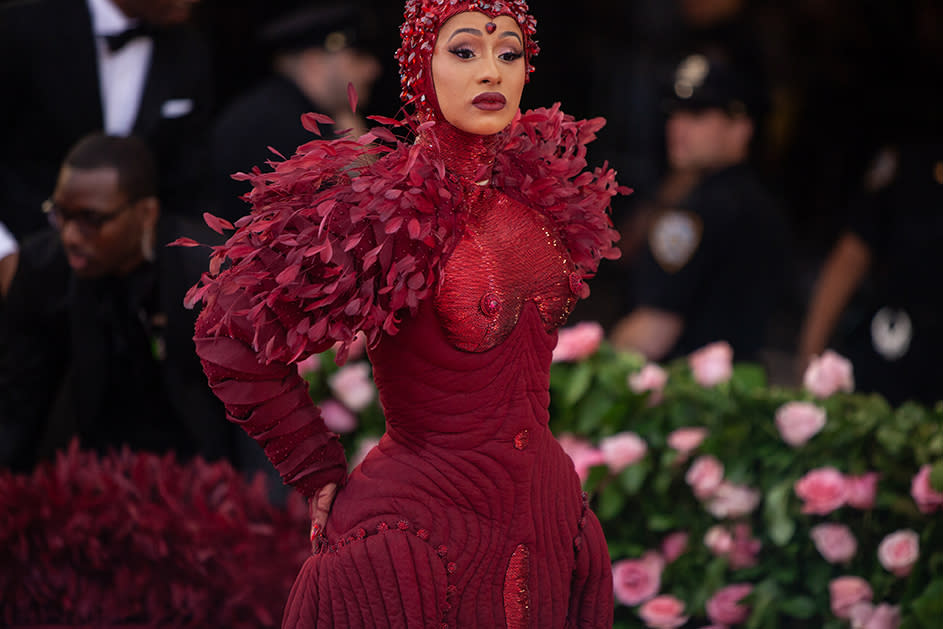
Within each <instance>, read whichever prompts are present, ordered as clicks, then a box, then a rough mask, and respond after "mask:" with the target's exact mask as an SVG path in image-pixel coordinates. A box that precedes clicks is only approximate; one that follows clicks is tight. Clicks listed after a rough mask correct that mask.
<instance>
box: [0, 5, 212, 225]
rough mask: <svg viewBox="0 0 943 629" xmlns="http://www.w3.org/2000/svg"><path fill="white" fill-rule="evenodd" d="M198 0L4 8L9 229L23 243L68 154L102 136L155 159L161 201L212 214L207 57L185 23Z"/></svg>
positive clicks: (2, 109)
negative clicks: (132, 143) (141, 147)
mask: <svg viewBox="0 0 943 629" xmlns="http://www.w3.org/2000/svg"><path fill="white" fill-rule="evenodd" d="M195 1H196V0H18V1H17V2H12V3H8V4H5V5H3V6H0V85H2V86H3V91H4V97H3V98H2V99H0V126H2V128H3V133H2V134H0V221H2V222H4V223H5V224H6V225H7V227H9V228H10V231H12V232H13V234H14V235H15V236H16V237H17V238H19V239H22V238H23V237H24V236H26V235H28V234H30V233H32V232H34V231H36V230H37V229H39V228H41V227H42V226H43V225H45V219H44V218H43V217H42V216H41V214H40V213H39V212H38V211H37V208H38V207H39V205H40V203H42V200H43V199H44V198H45V197H46V195H48V194H49V190H51V189H52V186H53V184H54V182H55V178H56V173H57V171H58V168H59V164H60V162H61V161H62V158H63V157H64V156H65V153H66V151H67V150H68V148H69V147H70V146H72V145H73V144H74V143H75V142H76V141H77V140H78V139H79V138H81V137H82V136H84V135H85V134H87V133H90V132H93V131H104V132H105V133H109V134H113V135H128V134H130V133H134V134H135V135H138V136H140V137H142V138H143V139H145V140H146V141H147V143H148V145H149V146H150V148H151V150H152V151H153V152H154V154H155V156H156V158H157V162H158V167H159V175H160V197H161V200H162V202H163V203H164V207H165V209H166V210H168V211H172V212H175V213H190V212H198V211H199V210H200V209H201V208H202V209H206V207H205V206H206V200H207V199H208V198H210V195H211V193H212V191H211V190H209V189H208V177H207V170H206V169H205V165H206V164H207V163H208V160H207V159H206V157H207V155H208V148H207V147H206V143H205V137H206V130H207V125H208V121H209V118H210V115H211V112H210V106H211V104H210V101H211V97H212V87H211V85H212V81H211V73H210V63H209V51H208V48H207V47H206V46H205V45H204V43H203V41H202V40H201V38H200V35H199V34H198V32H197V31H196V30H195V28H193V27H192V26H191V25H189V24H187V23H186V21H187V19H188V17H189V10H190V6H191V5H192V4H194V3H195Z"/></svg>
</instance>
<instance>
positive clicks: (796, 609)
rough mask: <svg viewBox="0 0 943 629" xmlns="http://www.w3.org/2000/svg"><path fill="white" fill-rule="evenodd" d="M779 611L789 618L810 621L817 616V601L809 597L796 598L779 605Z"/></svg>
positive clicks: (788, 599)
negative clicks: (809, 619)
mask: <svg viewBox="0 0 943 629" xmlns="http://www.w3.org/2000/svg"><path fill="white" fill-rule="evenodd" d="M779 609H780V610H781V611H782V612H783V613H784V614H786V615H787V616H792V617H793V618H802V619H808V618H812V616H814V615H815V612H816V607H815V600H814V599H812V598H811V597H809V596H794V597H792V598H787V599H785V600H784V601H781V602H780V603H779Z"/></svg>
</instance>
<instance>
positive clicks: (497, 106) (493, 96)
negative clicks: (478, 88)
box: [472, 92, 508, 111]
mask: <svg viewBox="0 0 943 629" xmlns="http://www.w3.org/2000/svg"><path fill="white" fill-rule="evenodd" d="M507 102H508V101H507V99H506V98H505V97H504V94H500V93H498V92H483V93H481V94H479V95H478V96H476V97H475V99H474V100H473V101H472V105H474V106H475V107H477V108H478V109H484V110H486V111H499V110H501V109H504V106H505V105H507Z"/></svg>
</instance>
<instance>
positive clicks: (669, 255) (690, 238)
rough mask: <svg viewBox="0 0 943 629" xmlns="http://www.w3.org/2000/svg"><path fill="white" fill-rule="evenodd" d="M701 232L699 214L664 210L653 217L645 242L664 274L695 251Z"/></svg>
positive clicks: (679, 268)
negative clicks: (646, 241)
mask: <svg viewBox="0 0 943 629" xmlns="http://www.w3.org/2000/svg"><path fill="white" fill-rule="evenodd" d="M702 233H703V225H702V223H701V219H700V217H699V216H697V215H696V214H692V213H691V212H685V211H682V210H668V211H665V212H662V213H661V214H660V215H659V216H658V217H657V218H656V219H655V223H654V224H653V225H652V228H651V231H650V232H649V234H648V245H649V247H651V250H652V256H653V257H654V258H655V261H656V262H657V263H658V265H659V266H660V267H661V268H663V269H664V270H665V271H666V272H668V273H676V272H677V271H680V270H681V269H682V268H684V265H685V264H687V263H688V262H689V261H690V260H691V257H692V256H693V255H694V252H695V251H697V248H698V246H699V245H700V244H701V234H702Z"/></svg>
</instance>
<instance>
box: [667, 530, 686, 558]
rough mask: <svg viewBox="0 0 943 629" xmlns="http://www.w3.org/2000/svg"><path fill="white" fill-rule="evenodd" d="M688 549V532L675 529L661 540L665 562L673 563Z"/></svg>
mask: <svg viewBox="0 0 943 629" xmlns="http://www.w3.org/2000/svg"><path fill="white" fill-rule="evenodd" d="M687 549H688V534H687V533H685V532H684V531H675V532H674V533H670V534H669V535H667V536H666V537H665V539H663V540H661V556H662V557H664V559H665V563H671V562H673V561H674V560H675V559H677V558H678V557H680V556H681V555H683V554H684V551H686V550H687Z"/></svg>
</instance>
